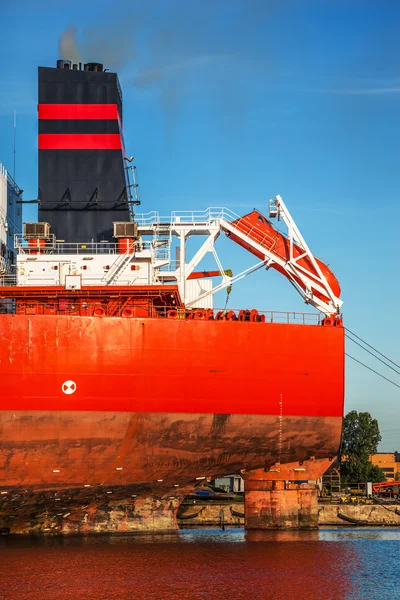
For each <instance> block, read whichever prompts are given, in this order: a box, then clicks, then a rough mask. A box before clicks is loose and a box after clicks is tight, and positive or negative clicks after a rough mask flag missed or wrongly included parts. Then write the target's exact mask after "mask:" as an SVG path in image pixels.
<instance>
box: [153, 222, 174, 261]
mask: <svg viewBox="0 0 400 600" xmlns="http://www.w3.org/2000/svg"><path fill="white" fill-rule="evenodd" d="M171 235H172V233H171V226H170V225H169V224H165V225H164V224H160V223H159V224H157V225H156V227H155V229H154V239H153V248H154V258H155V260H156V261H159V260H162V261H167V262H169V259H170V252H171Z"/></svg>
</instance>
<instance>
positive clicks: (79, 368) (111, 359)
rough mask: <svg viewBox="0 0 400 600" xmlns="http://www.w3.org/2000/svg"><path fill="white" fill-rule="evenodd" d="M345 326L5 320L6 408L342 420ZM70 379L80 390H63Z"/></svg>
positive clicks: (1, 358) (0, 363)
mask: <svg viewBox="0 0 400 600" xmlns="http://www.w3.org/2000/svg"><path fill="white" fill-rule="evenodd" d="M343 334H344V329H343V328H335V327H320V326H316V325H315V326H314V325H312V326H309V325H286V324H275V323H272V324H271V323H246V322H232V321H203V320H191V321H186V320H182V319H162V318H153V319H152V318H148V319H146V318H145V319H132V318H130V319H129V318H112V317H104V318H101V317H99V318H96V317H80V316H77V317H70V316H41V315H32V316H27V315H26V314H25V315H16V316H12V315H0V337H1V339H6V340H7V344H3V345H2V346H1V347H0V410H28V409H29V410H78V411H91V410H93V411H111V410H112V411H132V412H146V413H151V412H183V413H185V412H189V413H224V414H232V413H233V414H267V415H279V414H280V411H282V413H283V414H284V415H297V416H341V415H342V414H343V412H342V411H343V379H344V353H343V349H344V348H343V343H344V342H343V340H344V335H343ZM67 380H72V381H74V382H75V383H76V386H77V390H76V392H75V393H74V394H72V395H65V394H64V393H63V392H62V385H63V382H65V381H67Z"/></svg>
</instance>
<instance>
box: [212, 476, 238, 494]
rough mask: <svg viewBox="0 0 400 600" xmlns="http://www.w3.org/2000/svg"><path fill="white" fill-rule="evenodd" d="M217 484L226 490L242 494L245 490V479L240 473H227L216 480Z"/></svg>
mask: <svg viewBox="0 0 400 600" xmlns="http://www.w3.org/2000/svg"><path fill="white" fill-rule="evenodd" d="M215 486H216V487H217V488H221V489H223V490H225V491H226V492H233V493H235V494H241V493H243V492H244V481H243V479H242V477H241V476H240V475H226V476H225V477H219V478H218V479H216V480H215Z"/></svg>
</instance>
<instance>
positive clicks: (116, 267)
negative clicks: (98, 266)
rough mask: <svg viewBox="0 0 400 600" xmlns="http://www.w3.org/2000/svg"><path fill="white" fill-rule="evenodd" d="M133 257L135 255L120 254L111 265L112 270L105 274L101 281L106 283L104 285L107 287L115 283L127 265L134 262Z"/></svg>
mask: <svg viewBox="0 0 400 600" xmlns="http://www.w3.org/2000/svg"><path fill="white" fill-rule="evenodd" d="M132 257H133V254H130V253H129V252H125V253H124V254H119V255H118V257H117V258H116V260H115V261H114V262H113V264H112V265H111V268H110V269H109V270H108V271H107V272H106V273H105V274H104V276H103V278H102V280H101V281H104V283H106V284H107V285H110V284H111V283H115V282H116V281H117V280H118V278H119V277H120V275H121V274H122V272H123V270H124V268H125V267H126V265H127V264H128V263H129V262H130V261H131V260H132Z"/></svg>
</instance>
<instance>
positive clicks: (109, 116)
mask: <svg viewBox="0 0 400 600" xmlns="http://www.w3.org/2000/svg"><path fill="white" fill-rule="evenodd" d="M38 117H39V120H41V119H52V120H64V119H67V120H69V119H74V120H81V119H82V120H83V119H103V120H117V119H118V120H119V114H118V106H117V105H116V104H39V105H38Z"/></svg>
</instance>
